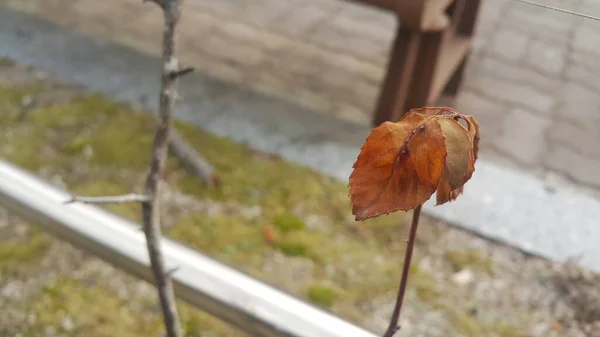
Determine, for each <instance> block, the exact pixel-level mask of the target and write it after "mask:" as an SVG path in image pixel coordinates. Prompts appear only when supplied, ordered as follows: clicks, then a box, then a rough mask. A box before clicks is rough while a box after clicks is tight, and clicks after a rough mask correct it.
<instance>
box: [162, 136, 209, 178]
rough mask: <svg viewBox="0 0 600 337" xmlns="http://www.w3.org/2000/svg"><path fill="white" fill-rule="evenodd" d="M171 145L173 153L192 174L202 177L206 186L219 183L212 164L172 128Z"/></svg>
mask: <svg viewBox="0 0 600 337" xmlns="http://www.w3.org/2000/svg"><path fill="white" fill-rule="evenodd" d="M169 147H170V149H171V151H172V152H173V154H174V155H175V156H176V157H177V159H179V160H180V161H181V163H182V164H183V166H184V167H185V169H186V170H187V171H188V172H189V173H190V174H192V175H195V176H197V177H198V178H200V182H201V183H202V185H203V186H205V187H212V186H215V185H218V184H219V178H218V177H217V174H216V173H215V169H214V168H213V167H212V165H211V164H210V163H209V162H208V161H207V160H206V159H204V157H202V156H201V155H200V154H198V152H196V150H194V149H193V148H192V147H191V146H189V145H188V144H187V143H186V142H185V140H184V139H183V137H182V136H181V135H180V134H179V133H178V132H177V131H176V130H174V129H173V130H171V140H170V142H169Z"/></svg>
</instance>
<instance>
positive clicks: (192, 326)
mask: <svg viewBox="0 0 600 337" xmlns="http://www.w3.org/2000/svg"><path fill="white" fill-rule="evenodd" d="M155 301H156V298H155V297H154V296H151V297H148V298H141V299H140V298H138V299H137V302H138V305H133V304H132V302H131V301H130V299H128V298H127V297H122V296H118V294H117V293H115V292H114V291H113V290H111V289H109V288H106V287H104V286H103V285H102V284H95V283H94V282H82V281H79V280H75V279H68V278H62V279H58V280H56V281H54V283H53V284H51V285H48V286H46V287H45V288H44V289H43V293H42V294H41V295H40V296H39V297H38V298H37V299H36V300H35V301H34V302H33V303H31V304H30V310H31V314H32V315H34V317H35V321H34V323H33V324H32V325H30V326H29V327H28V328H27V330H26V331H24V332H23V333H24V335H25V336H38V335H45V333H46V332H47V331H48V329H53V330H54V331H55V332H56V333H57V334H59V335H61V336H68V337H71V336H73V337H75V336H90V337H109V336H110V337H113V336H159V335H161V334H162V332H163V331H164V328H163V324H162V318H161V316H160V312H159V311H158V310H156V307H155ZM139 302H141V303H139ZM139 304H141V305H139ZM179 307H180V316H181V320H182V326H183V328H184V331H185V332H186V335H187V336H199V335H202V333H203V332H204V331H206V330H205V329H209V331H211V332H212V333H213V334H215V335H216V336H243V334H241V333H239V332H236V331H235V330H233V329H232V328H231V327H229V326H227V325H226V324H225V323H223V322H220V321H217V320H216V319H215V318H213V317H210V316H209V315H208V314H206V313H203V312H200V311H198V310H192V309H191V308H189V307H188V306H187V305H182V304H180V305H179ZM65 321H68V322H69V324H67V325H66V324H65V323H64V322H65Z"/></svg>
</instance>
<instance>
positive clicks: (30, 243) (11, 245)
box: [0, 227, 51, 279]
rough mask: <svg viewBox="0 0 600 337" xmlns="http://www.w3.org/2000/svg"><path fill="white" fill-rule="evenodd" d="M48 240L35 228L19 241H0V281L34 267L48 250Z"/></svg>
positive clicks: (49, 242)
mask: <svg viewBox="0 0 600 337" xmlns="http://www.w3.org/2000/svg"><path fill="white" fill-rule="evenodd" d="M50 244H51V240H50V238H49V237H48V236H47V235H46V234H44V233H42V232H41V231H40V230H38V229H35V228H32V227H31V228H28V232H27V235H26V236H25V237H24V238H23V239H22V240H19V241H8V242H3V241H0V279H3V278H5V277H7V278H8V277H12V276H15V275H14V274H22V273H23V272H26V271H27V270H29V269H31V268H33V267H35V261H37V260H38V259H39V258H40V257H42V256H43V255H44V254H45V253H46V252H47V251H48V249H49V248H50Z"/></svg>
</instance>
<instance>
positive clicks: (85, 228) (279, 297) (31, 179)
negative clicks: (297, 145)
mask: <svg viewBox="0 0 600 337" xmlns="http://www.w3.org/2000/svg"><path fill="white" fill-rule="evenodd" d="M69 198H70V195H69V194H67V193H66V192H65V191H62V190H60V189H58V188H56V187H53V186H51V185H49V184H47V183H45V182H44V181H42V180H41V179H39V178H37V177H35V176H33V175H31V174H29V173H26V172H24V171H23V170H21V169H19V168H18V167H15V166H14V165H12V164H10V163H7V162H6V161H2V160H0V205H2V206H4V207H6V208H7V209H8V211H9V212H11V213H14V214H16V215H19V216H21V217H22V218H23V219H25V220H27V221H29V222H31V223H32V224H35V225H38V226H40V227H41V228H42V229H44V230H46V231H47V232H49V233H51V234H52V235H54V236H56V237H57V238H59V239H61V240H65V241H68V242H70V243H72V244H73V245H75V246H77V247H79V248H80V249H83V250H85V251H87V252H90V253H93V254H95V255H97V256H99V257H100V258H102V259H104V260H105V261H107V262H109V263H111V264H113V265H114V266H116V267H118V268H120V269H122V270H124V271H126V272H128V273H130V274H133V275H134V276H136V277H139V278H141V279H143V280H146V281H148V282H152V275H151V272H150V269H149V260H148V255H147V252H146V247H145V240H144V236H143V233H141V232H140V230H139V229H138V228H139V227H138V226H136V224H135V223H132V222H130V221H127V220H124V219H122V218H120V217H118V216H116V215H114V214H111V213H109V212H107V211H104V210H102V209H100V208H98V207H95V206H90V205H83V204H68V205H65V204H64V202H65V201H66V200H68V199H69ZM162 244H163V245H164V251H165V258H166V265H167V268H177V270H176V272H175V273H174V275H173V278H174V281H175V292H176V295H177V296H178V297H179V298H181V299H183V300H184V301H186V302H188V303H190V304H191V305H193V306H195V307H196V308H199V309H201V310H203V311H206V312H208V313H210V314H212V315H214V316H216V317H218V318H220V319H222V320H224V321H226V322H228V323H230V324H233V325H235V326H237V327H239V328H240V329H242V330H244V331H246V332H248V333H249V334H250V335H252V336H268V337H276V336H277V337H279V336H288V337H292V336H293V337H374V335H373V334H371V333H370V332H367V331H366V330H363V329H361V328H359V327H356V326H354V325H352V324H350V323H348V322H346V321H344V320H342V319H340V318H338V317H336V316H334V315H332V314H329V313H327V312H325V311H323V310H321V309H319V308H317V307H314V306H312V305H310V304H308V303H305V302H303V301H301V300H299V299H296V298H294V297H292V296H290V295H288V294H286V293H284V292H282V291H280V290H277V289H275V288H273V287H270V286H268V285H266V284H264V283H262V282H260V281H258V280H256V279H254V278H251V277H249V276H247V275H245V274H243V273H241V272H239V271H236V270H234V269H232V268H230V267H228V266H226V265H224V264H222V263H219V262H217V261H215V260H213V259H211V258H209V257H206V256H204V255H202V254H200V253H198V252H197V251H194V250H192V249H189V248H186V247H185V246H183V245H181V244H179V243H177V242H175V241H172V240H169V239H163V240H162Z"/></svg>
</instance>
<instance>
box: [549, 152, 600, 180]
mask: <svg viewBox="0 0 600 337" xmlns="http://www.w3.org/2000/svg"><path fill="white" fill-rule="evenodd" d="M544 164H545V165H548V167H550V168H551V169H553V170H556V171H558V172H561V173H562V174H564V175H566V176H567V177H570V178H571V179H574V180H576V181H578V182H581V183H583V184H586V185H588V186H593V187H595V188H598V187H600V174H598V167H600V160H599V159H597V158H592V157H588V156H585V155H581V154H579V153H576V152H574V151H573V150H572V149H571V148H568V147H566V146H560V145H555V146H553V147H552V149H551V150H550V151H549V152H548V153H547V154H546V155H545V158H544Z"/></svg>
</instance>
